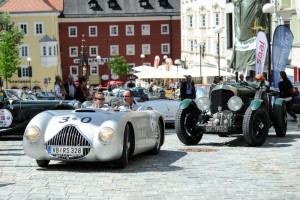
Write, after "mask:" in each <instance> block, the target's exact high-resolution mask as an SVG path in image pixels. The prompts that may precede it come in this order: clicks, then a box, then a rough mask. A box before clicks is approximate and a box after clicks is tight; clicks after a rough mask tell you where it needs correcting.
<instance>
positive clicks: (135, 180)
mask: <svg viewBox="0 0 300 200" xmlns="http://www.w3.org/2000/svg"><path fill="white" fill-rule="evenodd" d="M288 126H289V128H288V129H289V130H288V133H287V136H286V137H284V138H277V137H276V136H275V133H274V130H273V129H271V131H270V135H269V137H268V140H267V142H266V143H265V144H264V145H263V146H262V147H247V145H246V144H245V142H244V141H243V138H242V137H218V136H216V135H204V136H203V139H202V141H201V142H200V143H199V144H198V145H194V146H185V145H183V144H182V143H181V142H180V141H179V140H178V138H177V136H176V134H175V130H174V129H167V133H166V140H165V144H164V146H163V147H162V150H161V153H160V154H159V155H158V156H153V155H145V154H144V155H139V156H135V157H132V158H131V159H130V161H129V166H128V167H127V168H126V169H124V170H120V169H114V168H112V167H110V166H107V165H103V164H99V163H73V164H64V163H61V162H55V161H51V162H50V165H49V167H48V168H46V169H45V168H39V167H37V165H36V163H35V160H33V159H31V158H29V157H27V156H26V155H25V154H24V151H23V148H22V141H20V140H17V141H15V140H9V141H7V140H3V139H1V141H0V165H1V168H0V199H21V200H24V199H39V200H40V199H116V200H122V199H124V200H125V199H126V200H127V199H128V200H140V199H143V200H144V199H146V200H147V199H149V200H150V199H151V200H152V199H156V200H169V199H170V200H171V199H172V200H173V199H176V200H179V199H180V200H185V199H188V200H193V199H195V200H199V199H209V200H213V199H260V200H261V199H270V200H277V199H278V200H282V199H288V200H293V199H300V170H299V169H300V159H299V158H300V156H299V149H300V141H299V139H300V131H299V130H300V129H297V128H296V122H291V121H289V122H288Z"/></svg>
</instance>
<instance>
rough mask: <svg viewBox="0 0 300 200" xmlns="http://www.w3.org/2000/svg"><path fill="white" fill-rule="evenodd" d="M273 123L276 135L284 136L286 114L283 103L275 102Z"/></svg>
mask: <svg viewBox="0 0 300 200" xmlns="http://www.w3.org/2000/svg"><path fill="white" fill-rule="evenodd" d="M273 125H274V128H275V132H276V136H277V137H284V136H286V130H287V114H286V107H285V104H283V105H282V106H280V105H277V104H275V105H274V108H273Z"/></svg>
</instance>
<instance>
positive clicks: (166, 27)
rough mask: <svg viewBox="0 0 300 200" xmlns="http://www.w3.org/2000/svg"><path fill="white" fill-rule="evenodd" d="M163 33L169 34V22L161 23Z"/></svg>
mask: <svg viewBox="0 0 300 200" xmlns="http://www.w3.org/2000/svg"><path fill="white" fill-rule="evenodd" d="M161 34H162V35H166V34H169V24H162V25H161Z"/></svg>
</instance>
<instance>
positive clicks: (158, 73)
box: [134, 68, 185, 79]
mask: <svg viewBox="0 0 300 200" xmlns="http://www.w3.org/2000/svg"><path fill="white" fill-rule="evenodd" d="M154 69H156V70H149V71H142V72H138V73H135V74H134V75H135V76H137V77H138V78H139V79H143V78H185V77H184V76H183V75H180V74H176V73H172V72H169V71H164V70H160V69H157V68H154Z"/></svg>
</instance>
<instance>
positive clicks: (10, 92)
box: [3, 89, 23, 100]
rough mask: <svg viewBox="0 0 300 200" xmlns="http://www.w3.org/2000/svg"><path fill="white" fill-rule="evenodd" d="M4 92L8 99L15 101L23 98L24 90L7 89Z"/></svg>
mask: <svg viewBox="0 0 300 200" xmlns="http://www.w3.org/2000/svg"><path fill="white" fill-rule="evenodd" d="M3 91H4V93H5V96H6V97H7V98H9V99H15V100H18V99H21V96H22V94H23V90H21V89H6V90H3Z"/></svg>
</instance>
